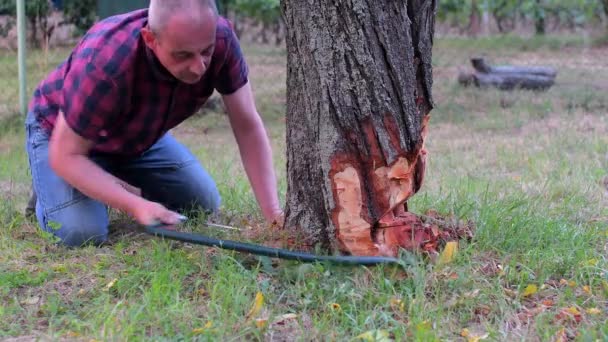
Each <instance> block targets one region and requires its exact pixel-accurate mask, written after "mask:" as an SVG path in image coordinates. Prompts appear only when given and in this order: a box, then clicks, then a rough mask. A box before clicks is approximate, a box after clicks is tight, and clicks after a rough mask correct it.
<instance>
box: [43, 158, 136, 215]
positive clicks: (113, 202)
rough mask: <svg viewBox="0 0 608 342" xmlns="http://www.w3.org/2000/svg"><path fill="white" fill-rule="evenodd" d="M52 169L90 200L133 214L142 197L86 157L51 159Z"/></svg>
mask: <svg viewBox="0 0 608 342" xmlns="http://www.w3.org/2000/svg"><path fill="white" fill-rule="evenodd" d="M51 167H52V168H53V170H54V171H55V173H57V175H59V176H60V177H62V178H63V179H64V180H65V181H66V182H68V183H69V184H70V185H72V186H73V187H75V188H76V189H78V190H79V191H80V192H82V193H83V194H85V195H87V196H88V197H90V198H93V199H95V200H98V201H100V202H103V203H104V204H106V205H109V206H110V207H112V208H115V209H118V210H122V211H124V212H127V213H132V212H133V210H134V208H135V206H136V204H137V203H138V201H140V200H141V197H139V196H137V195H135V194H132V193H130V192H129V191H127V190H126V189H125V188H124V187H123V186H122V185H121V184H120V180H119V179H118V178H116V177H114V176H113V175H111V174H109V173H107V172H106V171H104V170H103V169H102V168H101V167H99V166H98V165H97V164H95V163H94V162H93V161H91V160H90V159H89V158H88V157H86V156H84V155H64V156H59V157H55V158H51Z"/></svg>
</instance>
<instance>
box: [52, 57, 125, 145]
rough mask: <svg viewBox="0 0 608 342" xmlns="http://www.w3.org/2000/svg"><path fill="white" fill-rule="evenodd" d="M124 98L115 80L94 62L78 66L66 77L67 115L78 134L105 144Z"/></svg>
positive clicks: (65, 109)
mask: <svg viewBox="0 0 608 342" xmlns="http://www.w3.org/2000/svg"><path fill="white" fill-rule="evenodd" d="M120 98H121V97H120V89H119V87H118V86H117V84H116V82H115V80H113V79H111V78H110V77H108V76H107V75H106V74H105V73H103V72H102V71H101V70H99V69H98V68H97V67H95V66H94V65H93V64H91V63H90V62H87V63H83V64H82V65H76V66H74V67H73V68H72V69H71V70H70V71H68V72H67V74H66V76H65V79H64V88H63V115H64V117H65V120H66V122H67V124H68V125H69V126H70V127H71V128H72V129H73V130H74V132H76V133H77V134H78V135H80V136H82V137H83V138H85V139H87V140H91V141H93V142H94V143H101V142H104V141H105V140H106V139H107V138H108V129H109V128H110V126H111V124H112V123H113V122H114V120H115V118H116V116H117V115H118V113H119V104H120Z"/></svg>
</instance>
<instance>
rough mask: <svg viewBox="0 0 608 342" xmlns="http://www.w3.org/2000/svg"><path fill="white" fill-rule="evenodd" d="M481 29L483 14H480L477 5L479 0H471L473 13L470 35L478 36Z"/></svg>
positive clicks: (470, 18)
mask: <svg viewBox="0 0 608 342" xmlns="http://www.w3.org/2000/svg"><path fill="white" fill-rule="evenodd" d="M480 31H481V16H480V14H479V7H477V0H473V1H471V13H470V14H469V35H470V36H471V37H477V36H478V35H479V32H480Z"/></svg>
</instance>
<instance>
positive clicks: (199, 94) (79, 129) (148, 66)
mask: <svg viewBox="0 0 608 342" xmlns="http://www.w3.org/2000/svg"><path fill="white" fill-rule="evenodd" d="M147 18H148V11H147V9H143V10H137V11H134V12H130V13H126V14H123V15H118V16H114V17H110V18H107V19H105V20H103V21H100V22H99V23H97V24H96V25H94V26H93V27H92V28H91V29H90V30H89V31H88V32H87V33H86V35H85V36H84V37H83V38H82V40H81V41H80V43H79V44H78V46H77V47H76V48H75V49H74V51H73V52H72V53H71V54H70V56H69V57H68V58H67V60H66V61H64V62H63V63H62V64H61V65H59V66H58V67H57V69H55V70H54V71H52V72H51V73H50V74H49V75H48V76H47V78H46V79H45V80H43V81H42V82H41V83H40V84H39V85H38V87H37V88H36V90H35V92H34V97H33V99H32V101H31V102H30V107H29V109H30V111H32V112H33V113H34V115H35V116H36V118H37V120H38V121H39V122H40V123H41V125H42V127H44V128H45V129H46V130H47V131H48V132H49V133H50V132H51V131H52V129H53V127H54V124H55V121H56V118H57V114H58V112H59V111H62V112H63V113H64V116H65V118H66V121H67V123H68V125H69V126H70V127H71V128H72V129H73V130H74V131H75V132H76V133H78V134H79V135H81V136H82V137H84V138H86V139H88V140H91V141H93V143H94V146H93V151H92V152H93V153H95V152H97V153H110V154H115V155H120V156H137V155H140V154H141V153H143V152H144V151H146V150H147V149H148V148H150V147H151V146H152V145H153V144H154V143H155V142H156V141H157V140H158V139H159V138H160V137H161V136H162V135H163V134H165V133H166V132H167V131H168V130H170V129H171V128H173V127H175V126H177V125H178V124H179V123H181V122H182V121H184V120H185V119H187V118H188V117H190V116H191V115H193V114H194V113H196V112H197V111H198V110H199V109H200V108H201V106H202V105H203V104H204V103H205V101H207V99H208V98H209V97H210V96H211V94H212V93H213V91H214V89H215V90H217V91H218V92H219V93H220V94H230V93H233V92H235V91H236V90H238V89H239V88H240V87H242V86H243V85H245V84H246V83H247V77H248V67H247V64H246V62H245V59H244V57H243V55H242V53H241V49H240V46H239V42H238V39H237V37H236V35H235V34H234V32H233V30H232V28H231V25H230V23H229V22H228V21H227V20H226V19H224V18H221V17H220V18H219V20H218V24H217V34H216V43H215V52H214V54H213V57H212V59H211V64H210V65H209V68H208V70H207V72H206V73H205V75H204V76H203V77H202V79H201V80H200V81H199V82H198V83H196V84H193V85H189V84H186V83H183V82H180V81H178V80H177V79H176V78H174V77H173V76H172V75H171V74H170V73H169V72H168V71H167V70H166V69H165V68H164V67H163V66H162V65H161V64H160V62H159V61H158V59H157V58H156V56H155V55H154V53H153V52H152V51H151V50H150V49H149V48H148V47H147V46H146V45H145V44H144V42H143V38H142V37H141V34H140V31H141V29H142V28H143V27H144V26H145V25H146V24H147Z"/></svg>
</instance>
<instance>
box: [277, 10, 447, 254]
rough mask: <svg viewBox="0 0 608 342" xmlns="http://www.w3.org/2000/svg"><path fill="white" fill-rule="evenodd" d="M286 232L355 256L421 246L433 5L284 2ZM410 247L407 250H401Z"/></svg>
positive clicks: (429, 105) (313, 243) (430, 80)
mask: <svg viewBox="0 0 608 342" xmlns="http://www.w3.org/2000/svg"><path fill="white" fill-rule="evenodd" d="M281 6H282V13H283V16H284V18H285V22H286V25H287V36H288V39H286V42H287V69H288V71H287V174H288V175H287V179H288V188H287V207H286V226H287V227H288V228H289V229H293V230H294V232H295V233H300V234H301V235H300V236H299V237H300V238H299V239H298V241H305V243H306V244H308V245H315V244H320V245H321V246H324V247H326V248H331V249H336V248H337V249H340V250H342V251H343V252H347V253H352V254H355V255H376V254H394V253H396V251H397V247H398V246H401V247H405V248H413V247H415V246H414V245H415V242H416V241H418V240H420V239H418V236H416V237H414V236H413V235H415V234H417V232H418V230H417V228H419V227H418V224H419V220H417V218H416V217H415V216H413V215H411V214H409V213H407V212H406V210H407V205H406V204H405V203H406V202H405V201H406V200H407V199H408V198H409V197H410V196H411V195H413V194H414V193H415V192H416V191H418V189H419V188H420V186H421V184H422V178H423V174H424V165H425V162H424V160H425V153H426V152H425V151H424V148H423V143H424V137H425V127H426V122H427V120H428V113H429V112H430V110H431V108H432V99H431V85H432V71H431V51H432V45H433V34H434V25H435V10H436V1H434V0H410V1H408V2H402V1H392V0H376V1H368V0H348V1H333V0H311V1H300V0H283V1H282V2H281ZM412 239H413V240H415V241H411V240H412Z"/></svg>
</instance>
